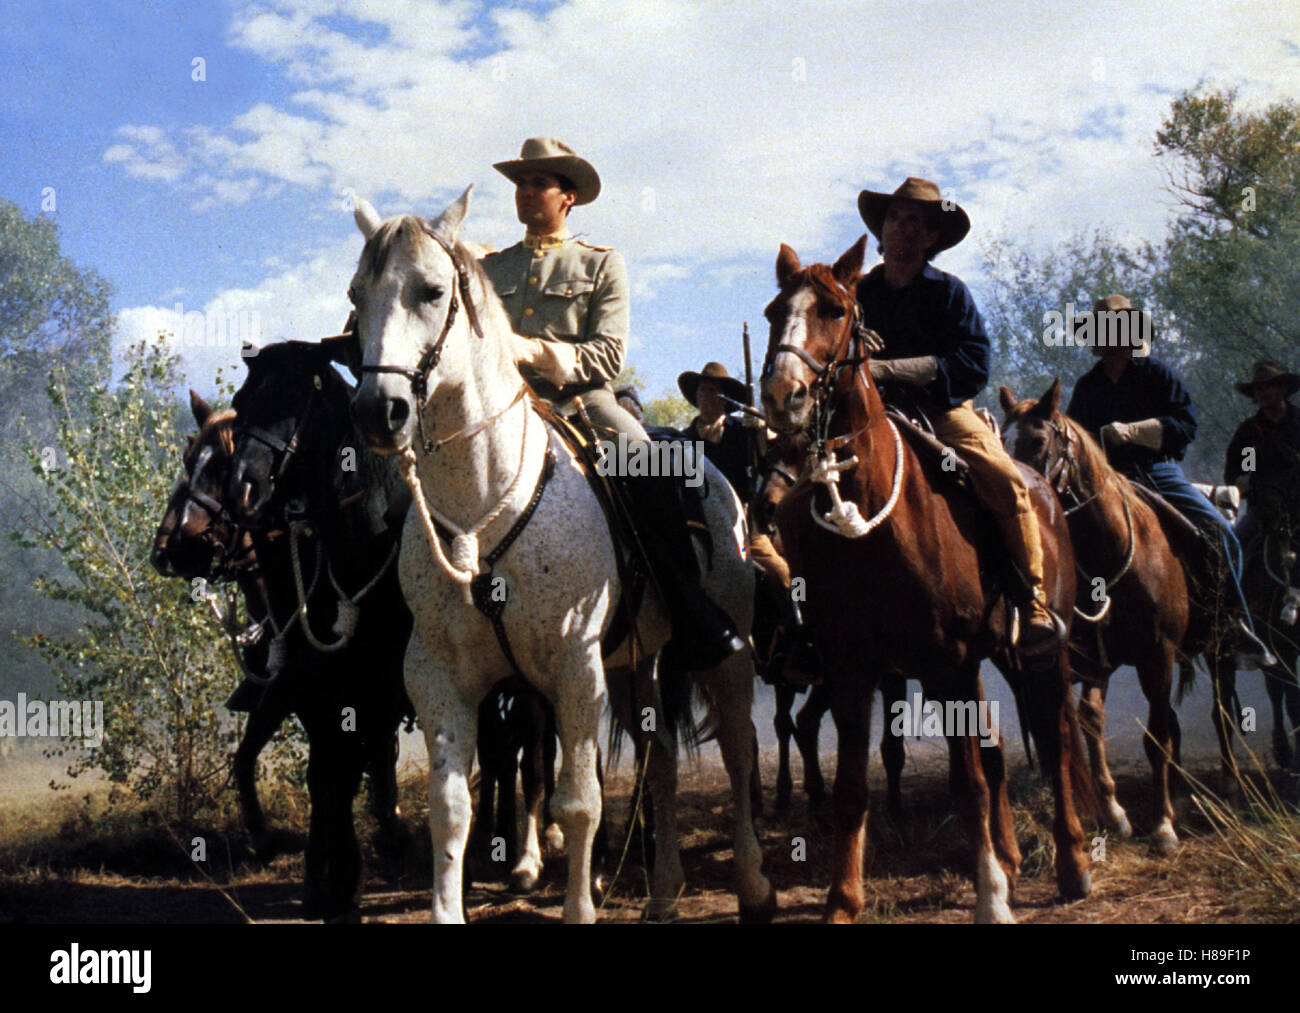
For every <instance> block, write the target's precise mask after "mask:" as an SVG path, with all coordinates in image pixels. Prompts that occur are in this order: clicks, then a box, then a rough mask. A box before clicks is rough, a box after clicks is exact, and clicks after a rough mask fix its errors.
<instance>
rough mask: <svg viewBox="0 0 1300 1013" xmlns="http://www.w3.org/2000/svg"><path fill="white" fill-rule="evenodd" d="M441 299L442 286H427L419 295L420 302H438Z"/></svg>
mask: <svg viewBox="0 0 1300 1013" xmlns="http://www.w3.org/2000/svg"><path fill="white" fill-rule="evenodd" d="M441 298H442V286H441V285H425V286H424V287H423V288H422V289H421V290H420V293H419V299H420V302H437V301H438V300H439V299H441Z"/></svg>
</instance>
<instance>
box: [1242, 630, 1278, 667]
mask: <svg viewBox="0 0 1300 1013" xmlns="http://www.w3.org/2000/svg"><path fill="white" fill-rule="evenodd" d="M1237 640H1238V643H1239V645H1240V646H1239V647H1238V648H1237V656H1236V659H1235V662H1236V666H1237V668H1238V669H1239V670H1249V669H1257V670H1259V671H1261V672H1262V671H1263V670H1264V669H1266V668H1272V667H1273V666H1274V665H1276V664H1277V657H1276V656H1275V655H1274V654H1273V652H1272V651H1270V650H1269V649H1268V645H1267V644H1266V643H1264V641H1262V640H1260V639H1259V637H1257V636H1255V634H1254V633H1252V632H1251V630H1250V627H1249V626H1247V625H1246V621H1245V620H1244V619H1238V620H1237Z"/></svg>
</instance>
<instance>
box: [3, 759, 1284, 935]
mask: <svg viewBox="0 0 1300 1013" xmlns="http://www.w3.org/2000/svg"><path fill="white" fill-rule="evenodd" d="M765 759H766V762H765V764H764V770H763V784H764V806H765V815H764V817H763V818H762V820H761V823H760V835H761V840H762V844H763V851H764V868H765V871H766V873H767V875H768V876H769V877H770V878H771V879H772V881H773V883H774V885H775V886H776V887H777V889H778V891H779V902H780V910H779V912H778V915H777V918H778V920H779V921H782V922H815V921H818V920H819V919H820V916H821V910H822V905H823V903H824V900H825V895H826V886H827V876H828V871H827V869H828V867H827V854H828V845H829V842H830V832H829V828H828V827H826V826H824V825H823V824H821V823H819V822H818V821H817V820H815V819H813V818H812V817H811V815H810V813H809V811H808V805H807V800H806V798H805V797H804V795H803V794H802V791H801V790H800V788H799V782H798V776H799V774H798V766H797V765H796V791H795V797H794V804H793V807H792V810H791V812H790V813H788V814H785V815H778V814H775V813H774V812H773V808H772V806H773V800H774V797H775V791H774V783H775V765H774V757H770V756H769V757H766V758H765ZM828 772H829V771H828ZM1210 772H1211V771H1210V770H1208V769H1207V770H1205V771H1200V773H1203V774H1206V775H1208V774H1209V773H1210ZM1116 775H1117V778H1118V780H1119V797H1120V799H1121V801H1122V802H1124V803H1126V804H1127V805H1128V808H1129V813H1130V817H1131V818H1132V821H1133V824H1134V826H1135V828H1137V830H1138V833H1139V835H1141V834H1142V832H1143V831H1144V830H1145V829H1146V828H1147V827H1149V826H1150V825H1151V821H1150V815H1151V814H1150V805H1149V800H1148V799H1149V791H1148V780H1147V779H1148V777H1149V775H1148V773H1147V771H1146V769H1145V765H1137V764H1127V765H1123V766H1121V767H1120V768H1119V769H1117V771H1116ZM882 780H883V779H882V775H881V772H880V770H879V767H878V764H873V769H872V784H873V788H880V787H883V785H882ZM1011 785H1012V789H1013V790H1012V800H1013V803H1014V804H1015V807H1016V818H1017V831H1018V837H1019V840H1020V844H1021V850H1022V852H1023V853H1024V864H1023V868H1022V873H1021V876H1020V878H1019V880H1018V881H1017V883H1016V886H1015V891H1014V895H1013V907H1014V910H1015V913H1016V916H1017V918H1018V919H1019V920H1020V921H1022V922H1092V923H1101V922H1148V923H1149V922H1162V923H1172V922H1187V923H1204V922H1225V923H1226V922H1254V921H1283V922H1294V921H1300V900H1297V899H1296V898H1294V897H1291V898H1278V897H1275V896H1273V897H1270V896H1269V895H1268V894H1267V892H1265V891H1260V890H1256V889H1251V888H1250V886H1249V875H1248V874H1241V875H1237V874H1235V873H1234V874H1233V875H1225V874H1224V870H1225V868H1227V869H1229V871H1232V863H1231V862H1230V861H1229V862H1227V865H1226V866H1225V861H1226V860H1225V857H1224V854H1223V845H1222V842H1221V840H1220V839H1219V838H1218V837H1217V836H1216V835H1215V834H1214V833H1213V832H1212V829H1211V828H1210V827H1209V825H1208V824H1207V823H1206V822H1205V821H1204V820H1203V819H1201V818H1199V817H1197V816H1196V815H1195V813H1194V812H1192V813H1191V814H1190V817H1189V819H1188V820H1187V821H1185V822H1182V823H1180V834H1181V836H1182V838H1183V844H1182V846H1181V847H1180V849H1179V850H1178V852H1177V853H1176V854H1174V855H1173V856H1171V857H1168V858H1159V857H1156V856H1154V855H1153V854H1152V852H1151V851H1150V849H1149V848H1148V846H1147V844H1146V842H1145V840H1144V839H1143V838H1142V837H1141V836H1139V837H1137V838H1135V839H1134V840H1132V841H1128V842H1119V841H1113V840H1108V841H1106V844H1105V855H1104V859H1103V860H1102V861H1099V862H1098V863H1097V864H1096V865H1095V867H1094V875H1093V893H1092V896H1091V897H1089V898H1088V899H1086V900H1084V901H1082V902H1079V903H1075V904H1070V905H1064V904H1061V903H1058V902H1057V900H1056V886H1055V881H1054V877H1053V874H1052V862H1051V859H1052V850H1051V843H1050V830H1049V828H1050V825H1051V822H1050V820H1051V816H1050V803H1051V799H1050V794H1048V793H1047V792H1046V791H1045V790H1044V789H1043V787H1042V786H1041V785H1039V784H1037V783H1036V782H1035V781H1034V779H1033V777H1032V775H1031V774H1029V773H1028V772H1027V771H1024V770H1016V771H1015V772H1014V773H1013V778H1012V782H1011ZM633 788H634V784H633V781H632V775H631V772H630V770H629V769H628V765H627V764H626V763H625V764H624V765H623V767H622V768H620V769H619V770H617V771H615V772H613V773H612V774H611V775H610V777H609V778H608V781H607V809H608V813H609V815H610V820H611V823H610V827H611V830H612V837H613V841H612V844H611V848H612V849H613V851H614V853H615V854H614V862H615V863H617V860H618V854H619V852H620V850H621V848H622V846H623V844H624V841H625V836H624V827H625V822H626V818H627V812H628V808H629V805H628V803H629V798H630V795H631V792H632V790H633ZM419 792H420V788H419V786H418V783H417V781H416V780H415V779H412V781H411V783H410V784H409V785H408V793H409V794H408V796H407V804H406V805H405V810H406V812H407V813H408V816H409V817H410V819H411V825H412V826H413V827H418V825H419V824H418V819H419V817H420V815H421V814H420V813H419V812H416V811H415V810H418V809H419V803H418V799H419ZM904 793H905V799H906V805H907V812H906V815H905V818H904V819H903V821H902V822H901V823H899V824H895V823H894V822H892V821H890V820H889V819H888V818H886V817H885V816H884V808H883V791H881V792H880V793H879V794H876V795H874V796H873V815H872V818H871V821H870V844H869V854H868V858H867V870H868V872H867V875H868V879H867V892H868V898H869V900H868V906H867V909H866V910H865V911H864V912H863V914H862V917H861V921H864V922H877V923H879V922H900V923H907V922H966V921H969V920H970V919H971V916H972V911H973V905H974V890H973V887H972V885H971V882H970V879H969V875H968V872H967V870H968V868H969V864H970V859H969V849H968V847H967V844H966V838H965V832H964V830H963V828H962V826H961V825H960V823H959V821H958V819H957V818H956V816H955V815H954V814H953V812H952V807H951V804H950V802H949V799H948V795H947V777H946V767H945V765H944V764H943V763H941V762H938V758H937V757H935V756H929V757H920V758H917V757H913V758H912V759H911V760H909V766H908V769H907V770H906V772H905V775H904ZM680 801H681V817H680V819H681V826H682V827H683V828H684V837H683V840H682V861H683V865H684V867H685V871H686V880H687V882H686V889H685V892H684V894H683V896H682V897H681V899H680V902H679V905H678V912H677V921H679V922H681V923H687V924H689V923H719V922H730V921H735V920H736V899H735V896H734V894H732V893H731V892H730V886H729V884H730V878H731V855H732V849H731V837H730V833H731V831H730V815H729V814H730V803H729V794H728V787H727V781H726V776H725V773H724V772H723V770H722V767H721V763H720V761H719V760H718V759H717V753H716V749H715V748H714V747H705V751H704V754H703V756H702V758H701V760H700V762H699V763H698V764H696V765H691V764H689V763H686V764H684V766H683V768H682V777H681V793H680ZM358 808H360V806H358ZM362 823H363V830H364V829H366V828H365V821H364V820H363V821H362ZM1088 827H1089V829H1088V830H1087V832H1088V833H1089V834H1090V835H1091V834H1092V833H1093V831H1092V830H1091V829H1090V827H1091V824H1088ZM798 838H802V840H803V844H804V856H803V858H804V860H802V861H798V860H796V855H797V844H798V841H797V839H798ZM417 840H419V841H422V842H423V847H422V849H421V848H416V849H414V850H415V851H417V852H419V851H422V854H414V855H412V856H410V857H409V858H408V861H407V862H406V864H405V865H404V867H403V868H401V869H397V868H393V867H387V868H385V867H383V863H382V862H380V861H379V860H378V858H377V856H376V855H375V854H374V852H373V849H372V848H371V847H370V845H369V841H368V840H367V844H366V852H367V868H368V878H367V887H366V890H365V894H364V899H363V905H362V918H363V920H364V921H366V922H423V921H426V920H427V919H428V914H429V903H430V899H429V885H430V879H429V872H428V868H429V864H428V844H427V831H426V832H425V833H424V834H422V835H419V836H418V837H417ZM160 848H161V849H162V850H167V849H168V848H170V845H169V844H167V843H166V842H163V843H162V844H161V845H160ZM175 851H176V854H171V855H165V856H161V857H160V859H159V860H158V861H156V862H153V861H151V860H150V859H149V858H148V856H144V855H140V854H137V855H135V856H134V860H132V861H128V860H126V859H123V858H122V857H121V856H115V855H111V854H108V853H104V854H101V855H100V857H99V858H98V859H92V860H91V861H90V862H89V863H86V864H87V865H91V866H93V863H94V862H95V861H98V863H99V867H98V868H95V867H80V868H53V867H40V865H39V863H38V864H36V865H35V866H27V867H23V868H19V869H17V870H15V871H11V872H10V873H8V874H6V875H3V876H0V922H8V923H15V922H17V923H39V922H44V923H49V922H65V923H66V922H73V923H77V922H80V923H94V922H110V923H122V922H125V923H133V922H136V923H139V922H143V923H221V922H243V921H245V920H251V921H254V922H267V923H275V922H295V921H299V920H301V919H300V910H299V892H300V887H299V884H300V882H301V878H300V877H301V872H302V856H301V853H297V854H287V855H284V856H281V857H280V858H278V859H276V860H275V861H273V862H272V863H271V864H270V865H269V866H265V867H261V866H258V865H256V864H255V863H252V862H243V861H238V860H237V861H236V862H234V863H233V864H234V865H235V871H234V874H233V875H230V876H224V877H222V881H221V882H217V881H215V880H207V879H203V878H201V877H196V876H193V875H192V874H191V875H188V876H184V875H178V874H176V872H175V870H176V869H183V868H184V866H185V862H184V860H183V856H182V857H181V859H180V860H178V855H181V852H180V842H177V843H176V845H175ZM628 852H629V857H628V859H627V860H626V861H625V862H624V864H623V867H622V869H621V871H620V872H619V874H618V876H617V879H616V880H615V882H614V886H613V888H612V889H611V890H610V891H609V892H608V896H607V897H606V898H605V899H604V903H603V906H602V907H601V910H600V916H599V917H600V920H602V921H607V922H636V921H639V920H640V918H641V912H642V908H643V906H644V898H645V895H646V877H645V873H644V871H643V869H642V868H641V866H640V864H639V863H638V861H636V856H637V854H638V848H637V846H636V845H635V844H633V845H632V846H631V847H629V849H628ZM151 865H153V866H157V867H159V868H160V869H165V868H166V867H168V866H171V867H173V872H172V874H170V875H168V874H166V873H160V874H159V875H142V874H139V868H140V867H141V866H143V867H146V868H147V867H150V866H151ZM564 870H565V862H564V861H563V860H561V859H558V858H554V859H552V860H551V861H549V862H548V866H547V870H546V872H545V874H544V877H543V881H542V883H541V885H540V887H539V889H538V890H537V891H536V892H535V893H533V894H531V895H529V896H526V897H522V896H516V895H513V894H511V893H510V892H509V890H508V889H507V888H506V886H505V885H504V884H503V883H493V882H487V881H485V880H484V879H482V878H480V877H479V876H478V875H476V876H475V878H474V883H473V886H472V888H471V889H470V890H469V891H468V892H467V895H466V899H465V903H466V910H467V912H468V914H469V917H470V919H471V920H472V921H482V922H490V923H544V922H558V921H560V918H561V906H562V901H563V876H564ZM480 871H481V867H480Z"/></svg>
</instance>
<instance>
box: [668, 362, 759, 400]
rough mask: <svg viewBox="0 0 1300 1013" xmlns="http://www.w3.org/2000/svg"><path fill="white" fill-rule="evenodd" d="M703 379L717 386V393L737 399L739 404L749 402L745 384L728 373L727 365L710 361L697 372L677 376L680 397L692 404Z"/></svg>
mask: <svg viewBox="0 0 1300 1013" xmlns="http://www.w3.org/2000/svg"><path fill="white" fill-rule="evenodd" d="M705 380H707V381H708V382H709V383H711V384H713V385H714V386H715V387H717V388H718V393H719V394H721V395H723V396H724V397H729V398H731V400H733V401H739V402H740V403H741V404H749V391H748V390H747V389H746V388H745V385H744V384H743V383H741V382H740V381H739V380H737V379H736V378H735V377H734V376H732V375H730V374H729V373H728V372H727V367H726V366H724V365H723V364H722V363H720V362H710V363H708V364H707V365H706V366H705V367H704V368H703V369H702V370H700V371H699V372H698V373H691V372H687V373H683V374H682V375H681V376H679V377H678V378H677V386H678V387H680V388H681V391H682V397H684V398H686V400H687V401H689V402H690V403H691V404H693V405H694V404H695V395H696V393H697V392H698V391H699V389H700V384H701V383H702V382H703V381H705ZM696 407H698V405H697V406H696Z"/></svg>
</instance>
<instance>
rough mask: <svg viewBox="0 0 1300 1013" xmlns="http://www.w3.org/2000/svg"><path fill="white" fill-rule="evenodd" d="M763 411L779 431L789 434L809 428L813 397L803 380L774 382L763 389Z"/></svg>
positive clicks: (771, 424)
mask: <svg viewBox="0 0 1300 1013" xmlns="http://www.w3.org/2000/svg"><path fill="white" fill-rule="evenodd" d="M763 411H764V413H765V414H766V415H767V422H768V425H770V426H771V427H772V428H773V429H775V430H776V431H777V432H778V433H782V434H785V435H788V434H790V433H795V432H799V431H800V430H803V429H805V428H807V425H808V420H809V416H810V414H811V412H812V397H811V396H810V394H809V392H808V385H807V384H806V383H803V382H802V381H800V382H798V383H795V384H792V385H789V386H786V385H784V384H773V385H771V386H769V387H766V388H764V390H763Z"/></svg>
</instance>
